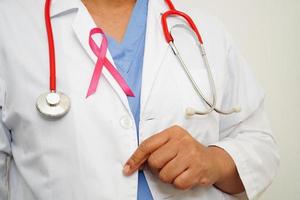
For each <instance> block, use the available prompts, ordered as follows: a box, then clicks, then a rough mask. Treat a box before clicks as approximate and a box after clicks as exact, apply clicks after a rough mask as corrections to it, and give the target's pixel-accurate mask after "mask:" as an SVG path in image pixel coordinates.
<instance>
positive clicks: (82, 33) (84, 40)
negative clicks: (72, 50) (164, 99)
mask: <svg viewBox="0 0 300 200" xmlns="http://www.w3.org/2000/svg"><path fill="white" fill-rule="evenodd" d="M95 27H97V26H96V24H95V23H94V21H93V19H92V17H91V16H90V15H89V13H88V11H87V9H86V8H85V7H84V5H82V4H81V3H80V5H79V9H78V13H77V16H76V19H75V20H74V23H73V30H74V32H75V35H76V37H77V39H78V41H79V42H80V44H81V46H82V47H83V49H84V50H85V51H86V53H87V54H88V56H89V57H90V58H91V59H92V61H93V63H94V64H96V62H97V57H96V55H95V54H94V53H93V51H92V50H91V48H90V46H89V34H90V31H91V29H93V28H95ZM106 56H107V58H108V60H109V61H110V62H111V63H112V64H113V65H114V61H113V59H112V56H111V54H110V52H109V51H107V54H106ZM114 66H115V65H114ZM84 67H86V66H84ZM93 67H94V66H93ZM102 75H103V76H104V77H105V79H106V80H107V81H108V82H109V84H110V85H111V87H112V88H113V89H114V91H115V92H116V93H117V95H118V96H119V98H120V100H121V101H122V103H123V105H124V106H125V107H126V109H127V111H128V112H129V113H130V107H129V103H128V100H127V96H126V94H125V93H124V91H123V90H122V88H121V87H120V86H119V84H118V82H117V81H116V80H115V79H114V78H113V76H112V75H111V74H110V72H109V71H108V70H107V69H106V68H105V67H104V68H103V71H102ZM91 77H92V74H91ZM101 77H102V76H101ZM101 77H100V78H101ZM87 89H88V88H87ZM97 90H101V85H98V89H97ZM89 98H91V97H89Z"/></svg>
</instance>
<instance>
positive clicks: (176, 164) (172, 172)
mask: <svg viewBox="0 0 300 200" xmlns="http://www.w3.org/2000/svg"><path fill="white" fill-rule="evenodd" d="M188 167H189V164H188V162H187V160H186V159H182V157H179V156H176V157H175V158H174V159H173V160H171V161H170V162H168V163H167V164H166V165H165V166H164V167H163V168H162V169H161V170H160V172H159V179H160V180H161V181H163V182H165V183H173V181H174V180H175V179H176V177H178V176H179V175H180V174H182V173H183V172H184V171H185V170H187V169H188Z"/></svg>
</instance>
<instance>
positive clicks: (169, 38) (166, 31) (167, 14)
mask: <svg viewBox="0 0 300 200" xmlns="http://www.w3.org/2000/svg"><path fill="white" fill-rule="evenodd" d="M165 1H166V2H171V1H170V0H165ZM170 16H181V17H182V18H183V19H184V20H185V21H186V22H187V23H188V24H189V26H190V27H191V28H192V30H193V31H194V32H195V34H196V36H197V38H198V40H199V42H200V43H201V44H203V40H202V37H201V35H200V32H199V30H198V28H197V26H196V24H195V23H194V21H193V20H192V18H191V17H190V16H188V15H187V14H185V13H184V12H181V11H178V10H172V9H171V10H169V11H167V12H165V13H164V14H163V15H162V17H161V23H162V28H163V32H164V35H165V39H166V41H167V42H168V43H170V42H174V39H173V37H172V35H171V33H170V31H169V27H168V22H167V18H168V17H170Z"/></svg>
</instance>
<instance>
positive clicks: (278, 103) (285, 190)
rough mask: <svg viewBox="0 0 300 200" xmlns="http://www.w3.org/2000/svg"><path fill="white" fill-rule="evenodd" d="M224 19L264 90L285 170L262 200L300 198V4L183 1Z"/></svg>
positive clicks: (288, 0)
mask: <svg viewBox="0 0 300 200" xmlns="http://www.w3.org/2000/svg"><path fill="white" fill-rule="evenodd" d="M182 1H186V3H187V4H190V5H191V6H195V7H197V8H199V10H202V11H205V12H208V13H209V14H212V15H215V16H217V17H219V18H220V19H221V21H223V23H224V24H225V26H226V28H227V29H228V30H229V32H230V33H231V34H232V35H233V38H234V39H235V42H236V44H237V45H238V47H239V49H240V51H241V52H242V53H243V55H244V57H245V58H246V59H247V61H248V63H249V64H250V66H251V67H252V69H253V70H254V72H255V74H256V77H257V78H258V80H259V81H260V83H261V84H262V85H263V87H264V89H265V92H266V107H267V111H268V114H269V118H270V121H271V125H272V128H273V131H274V134H275V137H276V139H277V143H278V145H279V149H280V155H281V166H280V170H279V172H278V175H277V177H276V179H275V182H274V183H273V185H272V186H271V187H270V188H269V189H268V190H267V191H266V193H265V194H264V195H262V197H261V198H260V199H262V200H298V199H300V108H299V107H300V92H299V91H300V88H299V87H300V64H299V63H300V0H206V1H204V0H182Z"/></svg>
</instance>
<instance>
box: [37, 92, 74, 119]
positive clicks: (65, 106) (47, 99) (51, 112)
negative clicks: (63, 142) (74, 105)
mask: <svg viewBox="0 0 300 200" xmlns="http://www.w3.org/2000/svg"><path fill="white" fill-rule="evenodd" d="M36 108H37V110H38V111H39V113H40V114H41V115H42V116H43V117H45V118H47V119H52V120H55V119H60V118H62V117H63V116H65V115H66V114H67V113H68V112H69V110H70V108H71V101H70V99H69V97H68V96H67V95H65V94H63V93H61V92H54V91H51V92H48V93H44V94H41V95H40V96H39V97H38V99H37V101H36Z"/></svg>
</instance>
